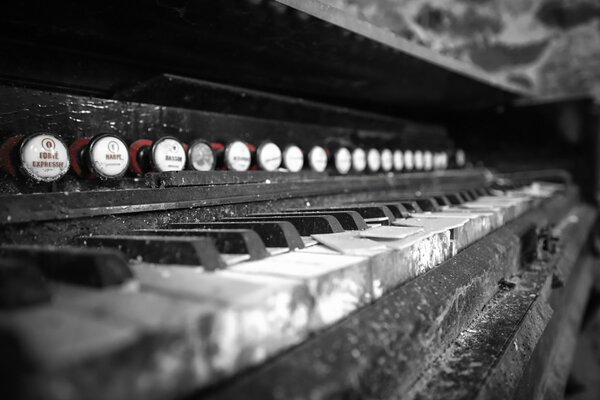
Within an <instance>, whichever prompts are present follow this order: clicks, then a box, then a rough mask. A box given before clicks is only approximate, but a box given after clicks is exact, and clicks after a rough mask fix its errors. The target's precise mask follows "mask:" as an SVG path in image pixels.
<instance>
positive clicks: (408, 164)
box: [404, 150, 415, 171]
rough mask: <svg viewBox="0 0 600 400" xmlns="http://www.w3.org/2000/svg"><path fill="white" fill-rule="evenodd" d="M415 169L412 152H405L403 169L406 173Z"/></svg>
mask: <svg viewBox="0 0 600 400" xmlns="http://www.w3.org/2000/svg"><path fill="white" fill-rule="evenodd" d="M414 167H415V164H414V160H413V152H412V151H411V150H406V151H405V152H404V169H405V170H407V171H412V169H413V168H414Z"/></svg>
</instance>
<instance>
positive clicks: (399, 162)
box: [393, 150, 404, 171]
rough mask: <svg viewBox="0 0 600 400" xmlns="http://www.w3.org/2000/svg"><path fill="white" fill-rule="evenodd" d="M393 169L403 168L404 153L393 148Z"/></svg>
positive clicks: (399, 169)
mask: <svg viewBox="0 0 600 400" xmlns="http://www.w3.org/2000/svg"><path fill="white" fill-rule="evenodd" d="M393 157H394V169H395V170H396V171H402V170H403V169H404V154H402V150H394V156H393Z"/></svg>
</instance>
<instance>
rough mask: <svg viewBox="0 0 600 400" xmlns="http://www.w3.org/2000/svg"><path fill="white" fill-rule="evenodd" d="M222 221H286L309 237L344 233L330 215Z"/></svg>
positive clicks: (233, 218) (226, 219) (237, 218)
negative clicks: (320, 234)
mask: <svg viewBox="0 0 600 400" xmlns="http://www.w3.org/2000/svg"><path fill="white" fill-rule="evenodd" d="M223 220H224V221H233V222H248V221H251V222H255V221H260V222H273V221H286V222H289V223H291V224H292V225H294V227H296V229H297V230H298V232H299V233H300V235H301V236H310V235H313V234H319V233H340V232H344V228H342V225H341V224H340V223H339V222H338V220H337V219H335V218H334V217H332V216H331V215H311V216H307V215H305V216H294V215H286V216H281V217H257V216H247V217H227V218H223Z"/></svg>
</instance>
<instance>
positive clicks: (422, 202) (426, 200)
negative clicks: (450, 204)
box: [413, 197, 440, 212]
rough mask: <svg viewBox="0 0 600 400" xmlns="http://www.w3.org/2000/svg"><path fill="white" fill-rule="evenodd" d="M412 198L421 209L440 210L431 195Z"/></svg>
mask: <svg viewBox="0 0 600 400" xmlns="http://www.w3.org/2000/svg"><path fill="white" fill-rule="evenodd" d="M413 200H414V201H416V202H417V204H418V205H419V207H421V210H423V211H430V212H434V211H440V205H439V204H438V202H437V201H435V199H434V198H433V197H421V198H418V199H413Z"/></svg>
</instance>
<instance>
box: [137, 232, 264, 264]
mask: <svg viewBox="0 0 600 400" xmlns="http://www.w3.org/2000/svg"><path fill="white" fill-rule="evenodd" d="M133 233H135V234H138V235H143V236H146V235H151V236H185V237H194V238H196V237H207V238H211V239H213V241H214V243H215V245H216V246H217V249H218V250H219V252H220V253H225V254H248V255H249V256H250V259H252V260H260V259H263V258H266V257H268V256H269V252H268V251H267V249H266V248H265V244H264V243H263V241H262V239H261V238H260V236H258V234H257V233H256V232H254V231H252V230H250V229H140V230H136V231H134V232H133Z"/></svg>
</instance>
